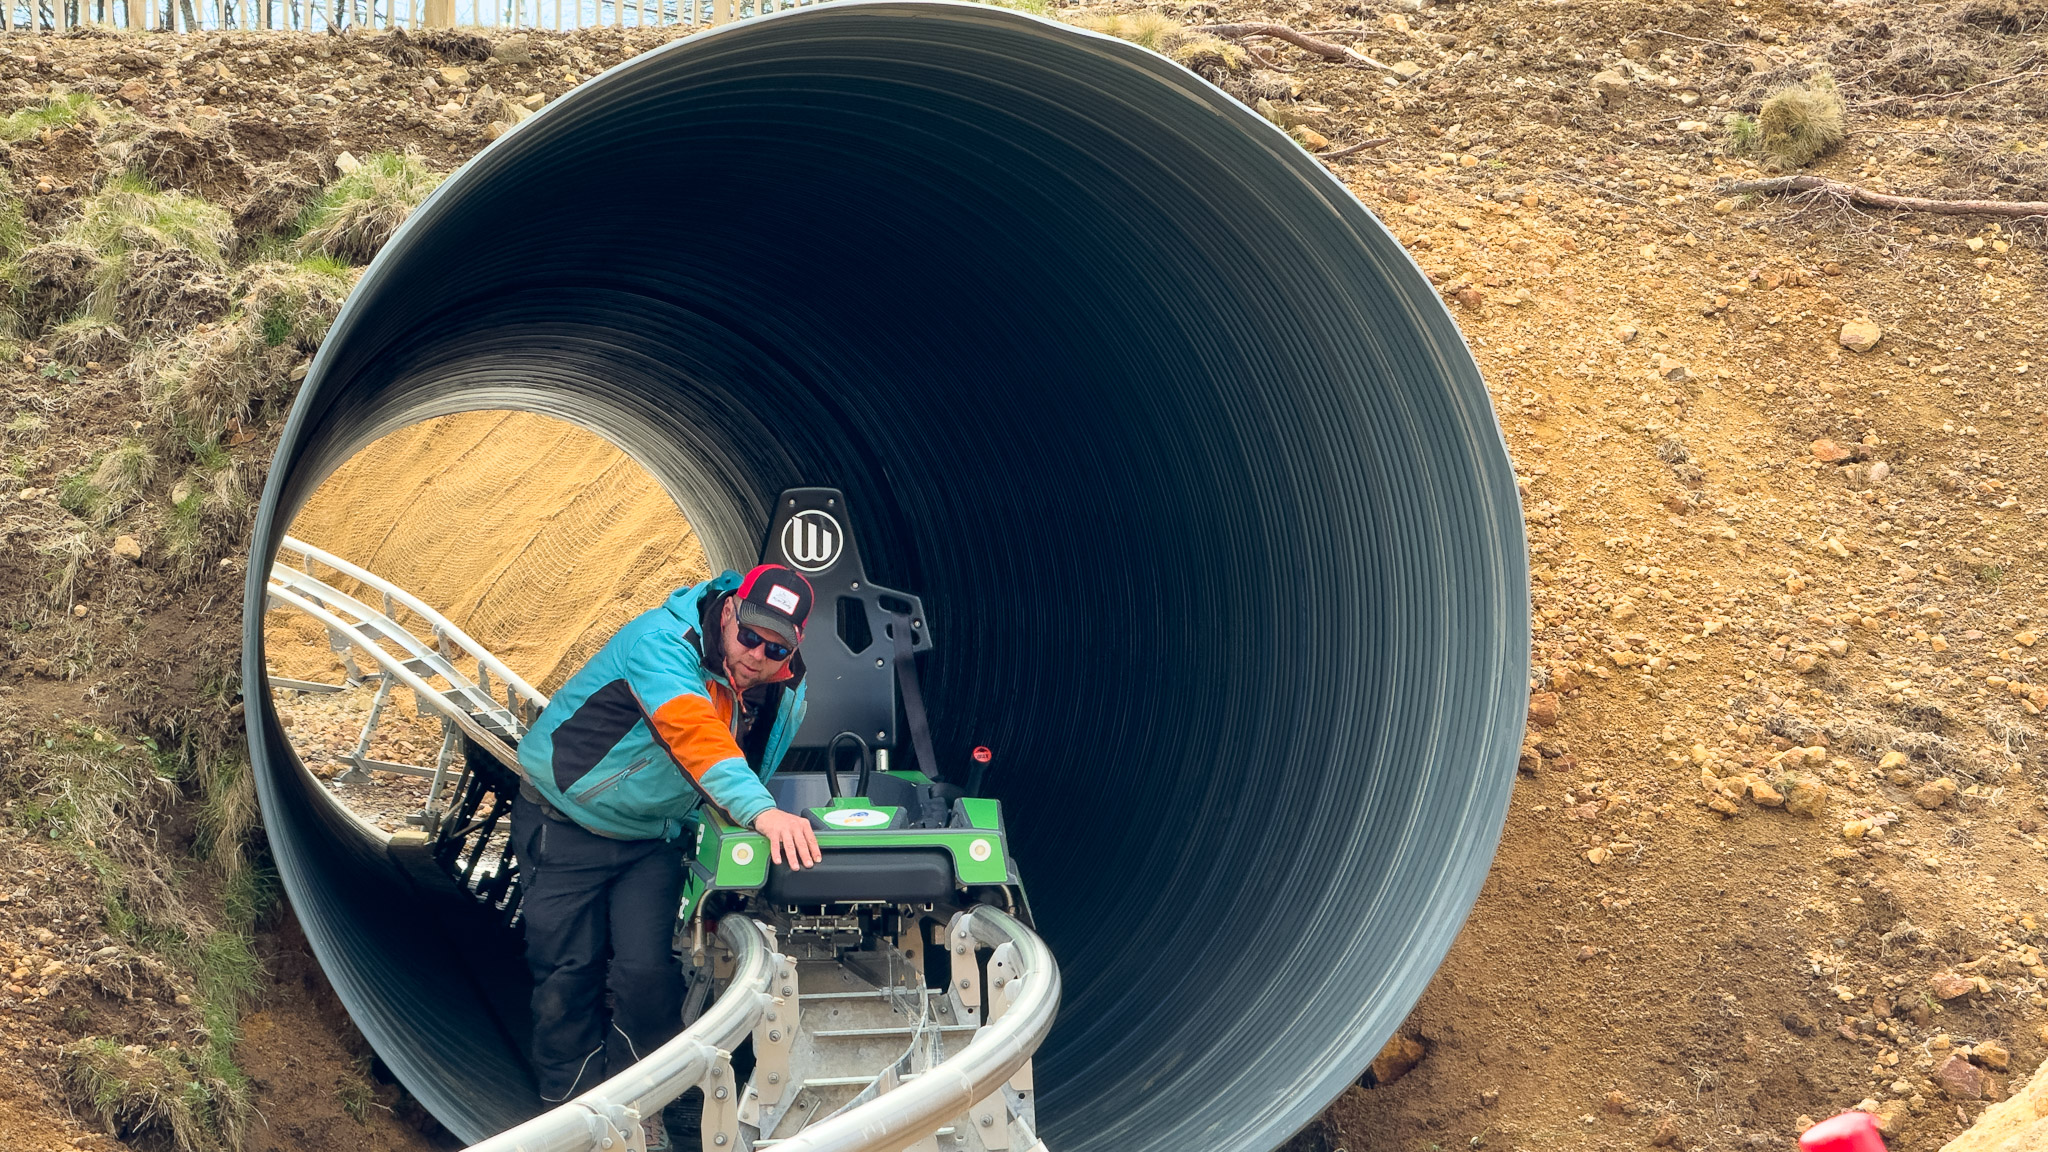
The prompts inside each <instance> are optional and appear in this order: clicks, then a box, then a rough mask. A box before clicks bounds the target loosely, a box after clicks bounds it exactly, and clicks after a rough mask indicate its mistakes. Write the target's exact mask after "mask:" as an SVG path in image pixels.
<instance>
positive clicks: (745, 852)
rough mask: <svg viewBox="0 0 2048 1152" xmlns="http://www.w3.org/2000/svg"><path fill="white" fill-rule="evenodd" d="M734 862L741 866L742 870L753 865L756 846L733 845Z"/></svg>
mask: <svg viewBox="0 0 2048 1152" xmlns="http://www.w3.org/2000/svg"><path fill="white" fill-rule="evenodd" d="M732 862H733V863H735V864H737V865H739V866H740V867H742V868H745V867H746V866H747V865H749V864H752V863H753V862H754V846H753V845H752V844H735V845H733V846H732Z"/></svg>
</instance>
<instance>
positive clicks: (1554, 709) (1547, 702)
mask: <svg viewBox="0 0 2048 1152" xmlns="http://www.w3.org/2000/svg"><path fill="white" fill-rule="evenodd" d="M1559 708H1560V705H1559V703H1558V698H1557V693H1555V692H1532V693H1530V694H1529V723H1530V724H1533V725H1535V726H1536V727H1538V728H1549V727H1552V726H1553V725H1555V724H1556V723H1557V718H1558V712H1559Z"/></svg>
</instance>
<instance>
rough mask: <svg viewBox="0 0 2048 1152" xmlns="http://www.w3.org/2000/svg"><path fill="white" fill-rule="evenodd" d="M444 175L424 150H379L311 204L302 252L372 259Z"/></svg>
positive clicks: (305, 219) (354, 260)
mask: <svg viewBox="0 0 2048 1152" xmlns="http://www.w3.org/2000/svg"><path fill="white" fill-rule="evenodd" d="M442 179H443V174H442V173H439V172H436V171H434V170H433V169H432V168H430V167H428V165H427V161H426V158H425V157H423V156H421V155H419V154H418V153H415V152H405V153H398V152H379V153H376V154H375V155H373V156H371V157H369V158H368V159H367V160H364V161H363V162H362V166H361V167H359V168H357V169H356V170H355V171H353V172H350V173H348V174H347V175H345V176H343V177H341V178H340V179H339V180H336V181H335V182H334V183H332V184H330V185H328V186H327V189H326V190H325V191H323V192H322V193H320V195H319V196H318V197H317V198H315V199H314V201H313V203H312V204H310V205H308V206H307V208H306V211H305V213H304V215H303V216H301V217H300V227H301V234H300V236H299V242H298V247H299V252H300V253H301V254H302V255H307V256H312V255H324V256H329V257H333V258H334V259H337V260H344V261H347V262H348V263H351V264H367V263H369V262H370V258H371V257H373V256H375V255H376V254H377V250H378V249H380V248H382V247H383V246H384V243H385V241H387V240H389V239H391V236H392V234H393V233H395V232H397V231H398V226H399V225H401V224H403V223H405V219H406V217H408V216H410V215H412V210H413V209H414V208H417V207H419V204H420V201H422V200H424V199H426V198H427V194H428V193H430V192H432V191H433V190H434V189H435V188H436V187H437V186H439V185H440V183H441V181H442Z"/></svg>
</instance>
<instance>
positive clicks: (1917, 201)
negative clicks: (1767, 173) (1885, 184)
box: [1726, 176, 2048, 217]
mask: <svg viewBox="0 0 2048 1152" xmlns="http://www.w3.org/2000/svg"><path fill="white" fill-rule="evenodd" d="M1726 190H1727V191H1729V192H1736V193H1742V192H1750V193H1757V194H1759V195H1775V196H1782V195H1787V194H1790V193H1802V192H1810V193H1816V194H1818V195H1820V196H1824V197H1828V198H1830V199H1834V200H1838V201H1841V202H1843V203H1853V204H1868V205H1870V206H1871V207H1873V208H1892V209H1896V210H1898V211H1901V212H1932V213H1936V214H1938V215H1942V216H2012V217H2021V216H2048V200H1932V199H1928V198H1927V197H1924V196H1894V195H1892V194H1891V193H1889V192H1873V191H1871V190H1870V189H1868V188H1860V187H1858V186H1856V185H1854V184H1844V183H1842V182H1841V181H1839V180H1829V179H1826V178H1824V177H1821V176H1779V177H1776V178H1774V179H1770V180H1745V181H1742V182H1741V183H1738V184H1730V185H1728V186H1727V188H1726Z"/></svg>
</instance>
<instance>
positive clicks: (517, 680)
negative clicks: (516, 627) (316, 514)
mask: <svg viewBox="0 0 2048 1152" xmlns="http://www.w3.org/2000/svg"><path fill="white" fill-rule="evenodd" d="M278 550H279V551H280V552H285V551H289V552H296V553H298V554H299V555H301V556H303V557H305V558H307V559H309V560H314V561H317V562H319V563H321V564H325V565H327V566H328V567H329V568H332V569H334V570H335V571H337V572H340V573H342V574H343V575H345V576H348V577H350V578H351V579H354V580H359V581H361V582H363V583H364V584H367V585H369V586H370V587H372V588H375V589H376V590H377V591H379V592H381V593H383V594H384V595H386V596H389V597H391V598H392V599H393V600H396V601H398V602H399V603H400V604H403V605H405V606H406V607H407V608H410V609H411V610H412V611H413V612H414V613H416V614H418V615H419V617H420V618H421V619H423V620H425V621H427V622H428V623H429V624H432V625H433V626H434V628H435V629H436V630H437V631H439V632H440V633H441V634H442V635H444V636H446V637H448V639H450V640H452V641H454V642H455V644H456V646H457V647H460V648H461V649H462V650H463V651H464V652H466V653H468V654H469V655H470V656H471V657H473V658H474V659H475V660H476V662H477V664H478V666H480V667H483V668H488V669H490V671H491V674H492V675H493V676H496V677H498V679H500V680H502V681H504V682H505V683H507V684H509V685H511V686H512V687H513V689H515V690H516V691H517V692H518V693H519V694H520V695H521V696H524V697H525V698H526V699H527V700H528V701H529V702H531V703H532V704H534V705H535V706H536V707H539V708H545V707H547V703H548V698H547V697H546V696H544V695H542V694H541V693H540V690H539V689H537V688H535V687H534V686H533V685H531V684H528V683H527V682H526V681H525V680H524V679H522V678H521V677H520V675H519V674H518V673H517V672H514V671H512V669H510V668H508V667H506V665H505V662H504V661H502V660H500V659H498V658H497V657H496V656H494V655H492V654H491V652H490V651H489V650H488V649H486V648H485V647H484V646H483V645H481V644H479V643H477V642H476V641H475V640H472V639H471V638H470V636H469V633H467V632H464V631H463V630H462V629H460V628H458V627H456V626H455V624H454V623H453V622H452V621H450V620H449V619H448V618H447V617H446V616H443V615H441V613H439V612H437V611H435V610H434V609H433V608H432V607H430V606H429V605H428V604H427V602H426V601H424V600H421V599H420V598H419V597H417V596H415V595H413V594H412V593H410V592H407V591H406V590H405V589H403V588H400V587H399V586H398V585H396V584H393V583H392V582H390V581H389V580H386V579H384V578H383V577H382V576H379V575H377V574H376V573H374V572H371V571H370V570H369V569H367V568H363V567H360V566H358V565H355V564H351V563H349V562H348V561H346V560H343V559H342V558H341V557H339V556H336V555H334V554H333V553H332V552H327V551H324V550H322V549H320V548H316V547H314V546H313V545H311V544H308V543H306V542H305V541H303V540H299V539H297V538H295V537H291V536H286V537H285V538H284V540H283V542H282V543H280V544H279V545H278ZM276 570H277V565H276V564H272V565H271V571H272V572H273V573H275V572H276Z"/></svg>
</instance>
